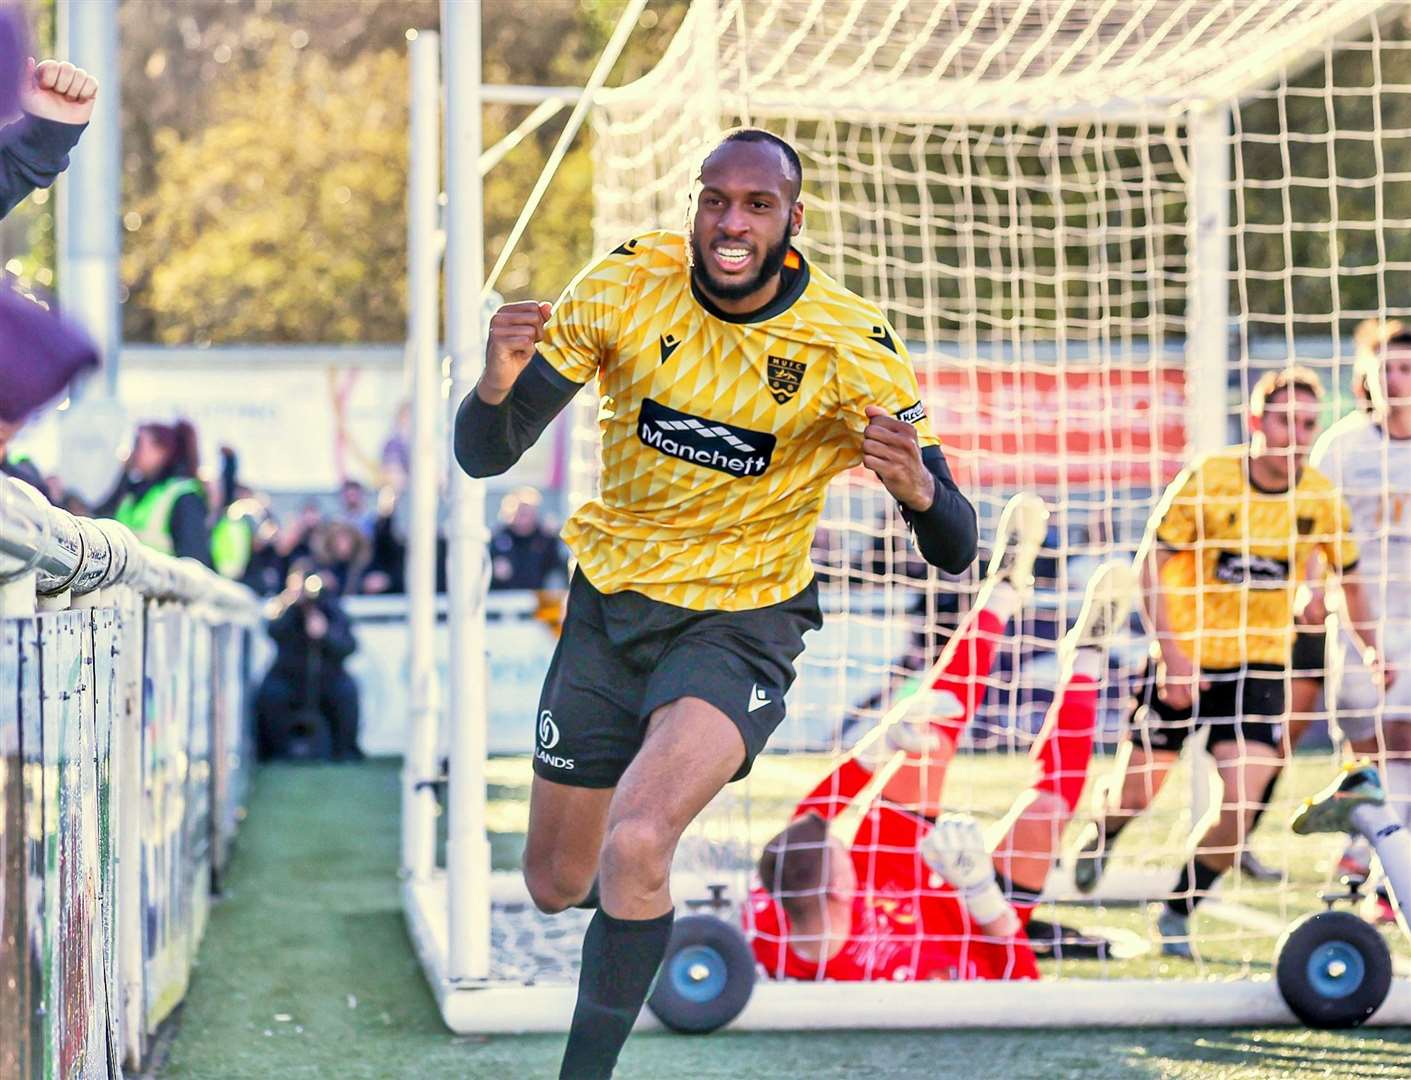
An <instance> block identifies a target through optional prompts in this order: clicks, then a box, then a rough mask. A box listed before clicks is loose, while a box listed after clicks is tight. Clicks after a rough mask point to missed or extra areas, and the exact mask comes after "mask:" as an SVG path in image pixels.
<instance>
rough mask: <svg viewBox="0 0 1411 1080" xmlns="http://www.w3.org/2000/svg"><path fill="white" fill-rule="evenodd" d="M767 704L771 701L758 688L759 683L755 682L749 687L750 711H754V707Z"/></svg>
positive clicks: (760, 707) (761, 706)
mask: <svg viewBox="0 0 1411 1080" xmlns="http://www.w3.org/2000/svg"><path fill="white" fill-rule="evenodd" d="M769 704H771V702H770V700H769V698H768V697H767V696H766V695H765V693H764V691H763V690H761V689H760V688H759V683H755V684H754V685H753V686H751V687H750V709H749V711H750V712H754V711H755V710H756V709H762V708H764V707H765V706H766V705H769Z"/></svg>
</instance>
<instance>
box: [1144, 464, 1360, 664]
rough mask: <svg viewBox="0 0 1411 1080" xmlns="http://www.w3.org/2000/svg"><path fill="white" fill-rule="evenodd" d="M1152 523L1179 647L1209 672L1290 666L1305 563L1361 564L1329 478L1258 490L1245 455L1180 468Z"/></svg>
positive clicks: (1304, 478)
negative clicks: (1316, 555) (1316, 559)
mask: <svg viewBox="0 0 1411 1080" xmlns="http://www.w3.org/2000/svg"><path fill="white" fill-rule="evenodd" d="M1153 520H1154V522H1155V527H1156V539H1157V541H1158V542H1159V543H1160V544H1161V545H1162V546H1163V547H1164V548H1166V549H1167V550H1168V551H1170V552H1171V553H1172V554H1171V556H1170V558H1168V559H1167V560H1166V563H1165V565H1164V566H1163V567H1162V570H1161V586H1162V593H1163V595H1164V597H1165V602H1166V612H1167V617H1168V619H1169V622H1170V625H1171V629H1172V632H1173V633H1174V634H1175V635H1176V643H1177V645H1178V646H1179V647H1180V649H1181V651H1182V652H1184V653H1185V654H1186V655H1187V656H1188V657H1190V658H1191V660H1192V662H1193V663H1194V664H1195V665H1196V666H1197V667H1199V668H1205V669H1208V670H1213V671H1228V670H1234V669H1237V668H1240V667H1242V666H1243V665H1245V664H1280V665H1286V664H1287V663H1288V662H1289V655H1290V650H1291V649H1292V647H1293V633H1294V629H1293V602H1294V593H1295V591H1296V589H1297V587H1298V584H1299V577H1300V575H1301V574H1302V570H1303V567H1304V566H1306V565H1307V562H1308V557H1309V555H1311V554H1312V553H1313V552H1314V551H1319V552H1321V553H1322V555H1323V556H1324V557H1325V558H1326V559H1327V563H1328V565H1329V566H1330V567H1332V568H1333V569H1335V570H1348V569H1350V568H1351V567H1352V566H1353V565H1355V564H1356V562H1357V545H1356V543H1355V542H1354V541H1353V539H1352V536H1351V534H1350V532H1349V530H1348V511H1347V505H1346V504H1345V503H1344V502H1343V500H1342V497H1341V496H1340V495H1339V494H1338V492H1337V490H1336V489H1335V488H1334V487H1333V486H1332V484H1331V483H1330V482H1329V481H1328V479H1327V478H1326V477H1324V476H1323V474H1322V473H1320V472H1318V471H1317V470H1316V469H1313V468H1311V467H1307V466H1305V467H1304V469H1303V470H1302V472H1300V474H1299V476H1298V482H1297V483H1296V484H1295V485H1294V487H1293V489H1292V490H1289V491H1277V492H1276V491H1263V490H1261V489H1260V488H1258V487H1256V486H1255V485H1254V484H1253V483H1251V481H1250V478H1249V454H1248V450H1247V449H1246V448H1245V447H1240V446H1236V447H1230V448H1227V449H1224V450H1219V451H1216V452H1215V453H1212V454H1210V455H1208V456H1206V457H1204V458H1202V459H1200V460H1198V461H1197V462H1195V463H1194V464H1193V465H1191V466H1190V467H1188V468H1187V469H1185V470H1184V471H1183V472H1182V473H1181V474H1180V475H1179V476H1177V477H1176V479H1175V480H1173V481H1172V482H1171V486H1170V487H1168V488H1167V489H1166V493H1165V495H1164V496H1163V498H1162V500H1161V503H1160V505H1159V506H1158V507H1157V510H1156V513H1155V515H1154V517H1153Z"/></svg>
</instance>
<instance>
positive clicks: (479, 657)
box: [441, 0, 490, 983]
mask: <svg viewBox="0 0 1411 1080" xmlns="http://www.w3.org/2000/svg"><path fill="white" fill-rule="evenodd" d="M480 18H481V4H480V0H441V33H442V35H443V39H444V40H443V45H444V49H445V57H444V61H443V69H444V71H445V79H446V83H445V85H446V194H447V205H446V344H447V347H448V349H449V352H450V359H451V399H450V402H449V407H450V408H452V409H454V408H455V407H456V406H457V404H458V403H459V402H460V401H461V400H462V399H463V398H464V397H465V395H466V394H468V393H470V392H471V391H472V389H474V387H475V382H476V379H477V378H479V376H480V372H481V370H482V369H483V367H484V362H485V361H484V348H485V342H484V337H483V334H482V332H481V298H480V292H481V288H482V285H483V282H484V279H485V254H484V210H483V205H482V204H483V195H484V192H483V188H482V185H481V179H480V154H481V150H482V147H481V130H480V123H481V116H480ZM450 490H451V515H450V530H449V531H450V537H449V541H450V542H449V548H450V551H449V564H450V565H449V570H450V574H449V581H448V592H449V596H448V601H449V605H448V608H449V610H448V613H447V615H448V621H449V629H450V638H451V655H450V676H451V677H450V696H449V699H448V706H449V709H448V713H447V716H448V723H449V724H450V759H451V764H450V783H449V787H448V789H447V795H446V800H447V803H448V806H449V809H450V820H449V823H448V831H447V839H446V885H447V908H448V920H449V925H448V927H447V939H448V956H447V966H446V975H447V978H448V979H449V980H450V981H451V982H452V983H455V982H457V981H462V980H467V979H484V978H487V977H488V976H489V974H490V893H489V887H490V842H489V839H488V837H487V836H486V832H485V747H486V732H485V725H486V708H485V589H486V581H485V573H484V562H485V551H486V537H485V485H484V482H483V481H481V480H476V479H472V478H471V477H469V476H467V475H466V474H465V472H464V471H463V470H461V469H452V470H451V485H450Z"/></svg>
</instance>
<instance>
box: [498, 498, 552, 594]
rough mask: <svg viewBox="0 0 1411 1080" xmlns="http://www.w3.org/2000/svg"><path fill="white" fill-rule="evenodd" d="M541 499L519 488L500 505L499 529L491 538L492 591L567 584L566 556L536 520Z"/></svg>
mask: <svg viewBox="0 0 1411 1080" xmlns="http://www.w3.org/2000/svg"><path fill="white" fill-rule="evenodd" d="M541 502H542V499H541V498H540V496H539V493H538V492H537V491H535V490H534V489H533V488H532V487H524V488H520V489H519V490H518V491H514V492H511V493H510V494H509V495H506V496H505V499H504V501H503V502H502V503H501V504H500V522H501V524H500V526H499V527H498V528H497V529H496V530H495V531H494V533H492V534H491V536H490V588H491V589H545V588H557V587H566V586H567V584H568V554H567V552H565V551H564V547H563V544H562V543H561V542H560V541H559V538H558V535H557V534H556V533H554V532H551V531H550V530H549V529H546V528H545V527H544V524H543V522H542V521H541V520H540V517H539V506H540V503H541Z"/></svg>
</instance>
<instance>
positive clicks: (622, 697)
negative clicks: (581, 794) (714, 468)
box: [534, 570, 823, 788]
mask: <svg viewBox="0 0 1411 1080" xmlns="http://www.w3.org/2000/svg"><path fill="white" fill-rule="evenodd" d="M821 625H823V616H822V613H821V612H820V610H819V607H818V586H817V583H815V582H811V583H810V584H809V585H808V586H807V587H806V588H805V589H804V590H803V591H802V592H800V593H799V594H798V595H796V596H793V597H790V598H789V599H788V600H784V601H781V602H780V603H778V604H771V605H770V606H768V607H763V608H756V609H754V610H751V611H693V610H691V609H689V608H682V607H676V606H675V605H673V604H665V603H662V602H660V601H658V600H652V599H650V598H649V597H646V596H643V595H642V594H641V593H636V592H620V593H612V594H606V593H601V592H599V591H598V590H597V589H596V588H594V587H593V585H592V583H591V582H589V581H588V579H587V578H586V577H585V576H584V574H583V572H582V570H578V571H576V572H575V573H574V575H573V582H572V584H571V585H570V586H569V593H568V610H567V613H566V614H565V616H564V623H563V633H562V636H561V637H560V638H559V643H558V648H556V649H555V650H554V657H553V660H552V662H551V663H550V664H549V672H548V675H546V676H545V678H544V690H543V693H542V694H541V695H540V697H539V713H538V717H537V720H536V723H535V736H534V771H535V772H536V773H537V774H538V775H540V776H542V777H544V778H545V779H546V780H552V781H554V782H555V783H559V784H571V785H574V786H576V787H589V788H607V787H615V786H616V785H617V782H618V780H619V779H621V777H622V774H623V773H624V772H625V771H626V770H627V766H628V765H630V764H631V763H632V759H633V758H634V757H635V756H636V755H637V751H638V750H639V749H640V748H641V746H642V741H643V739H645V737H646V733H647V720H648V718H649V717H650V716H651V714H652V713H653V712H654V711H655V710H656V709H659V708H660V707H661V706H663V705H666V704H669V703H670V702H673V701H675V700H677V699H678V698H683V697H695V698H701V699H702V700H704V701H707V702H709V703H710V704H711V705H714V706H715V707H716V708H717V709H719V710H720V711H721V712H723V713H724V714H725V715H726V716H728V717H729V718H730V719H731V720H732V721H733V722H734V724H735V726H736V727H737V728H739V730H740V735H741V736H742V737H743V738H744V741H745V760H744V764H743V765H741V767H740V770H739V772H738V773H736V774H735V776H734V779H735V780H739V779H742V778H743V777H745V776H746V775H748V774H749V771H750V768H751V767H752V766H753V764H754V759H755V756H756V755H757V754H758V753H759V752H760V751H761V750H763V749H764V744H765V742H766V741H768V739H769V736H770V735H772V734H773V733H774V729H775V728H777V727H778V726H779V724H780V722H781V721H782V720H783V719H784V694H785V693H786V692H787V691H788V689H789V687H790V686H791V685H792V684H793V681H794V675H795V672H794V661H795V659H797V658H798V655H799V653H801V652H802V651H803V635H804V633H805V632H806V631H808V630H816V629H818V628H819V627H820V626H821Z"/></svg>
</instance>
